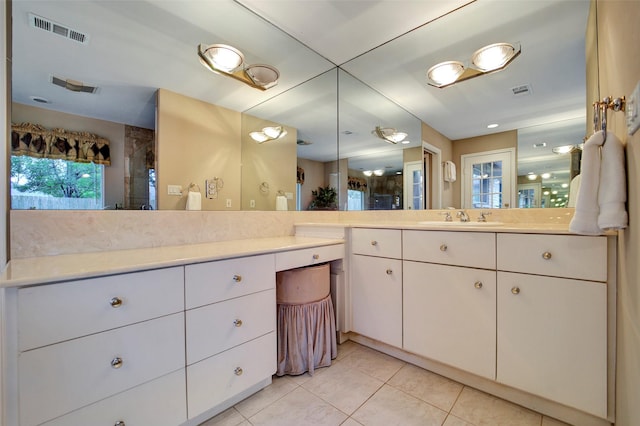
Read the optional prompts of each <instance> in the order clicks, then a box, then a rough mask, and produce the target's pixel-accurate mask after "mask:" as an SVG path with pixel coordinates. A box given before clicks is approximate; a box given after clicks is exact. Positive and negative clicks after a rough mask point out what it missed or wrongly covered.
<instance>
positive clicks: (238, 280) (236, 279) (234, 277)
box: [233, 275, 242, 283]
mask: <svg viewBox="0 0 640 426" xmlns="http://www.w3.org/2000/svg"><path fill="white" fill-rule="evenodd" d="M233 280H234V281H235V282H237V283H239V282H240V281H242V275H234V276H233Z"/></svg>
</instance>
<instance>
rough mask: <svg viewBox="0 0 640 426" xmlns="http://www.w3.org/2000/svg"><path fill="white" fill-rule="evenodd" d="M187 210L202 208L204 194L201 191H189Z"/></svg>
mask: <svg viewBox="0 0 640 426" xmlns="http://www.w3.org/2000/svg"><path fill="white" fill-rule="evenodd" d="M185 209H186V210H201V209H202V195H201V194H200V193H199V192H195V191H189V192H187V205H186V207H185Z"/></svg>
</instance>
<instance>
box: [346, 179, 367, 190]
mask: <svg viewBox="0 0 640 426" xmlns="http://www.w3.org/2000/svg"><path fill="white" fill-rule="evenodd" d="M347 188H348V189H350V190H352V191H361V192H366V191H367V181H366V180H365V179H362V178H359V177H354V176H349V177H348V178H347Z"/></svg>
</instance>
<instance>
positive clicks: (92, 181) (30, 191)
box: [10, 155, 104, 210]
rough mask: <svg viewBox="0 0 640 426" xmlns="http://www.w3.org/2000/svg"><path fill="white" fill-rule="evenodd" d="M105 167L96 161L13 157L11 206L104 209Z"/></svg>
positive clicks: (19, 207)
mask: <svg viewBox="0 0 640 426" xmlns="http://www.w3.org/2000/svg"><path fill="white" fill-rule="evenodd" d="M103 172H104V166H103V165H99V164H95V163H79V162H74V161H67V160H60V159H51V158H35V157H29V156H26V155H24V156H23V155H18V156H16V155H12V156H11V178H10V182H11V208H12V209H15V210H19V209H45V210H47V209H48V210H88V209H91V210H94V209H102V208H103V193H104V192H103V174H104V173H103Z"/></svg>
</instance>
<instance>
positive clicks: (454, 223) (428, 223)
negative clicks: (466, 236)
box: [418, 220, 504, 227]
mask: <svg viewBox="0 0 640 426" xmlns="http://www.w3.org/2000/svg"><path fill="white" fill-rule="evenodd" d="M418 225H425V226H451V227H456V226H500V225H504V223H502V222H489V221H487V222H473V221H471V222H460V221H459V220H456V221H452V222H445V221H444V220H426V221H423V222H418Z"/></svg>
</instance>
